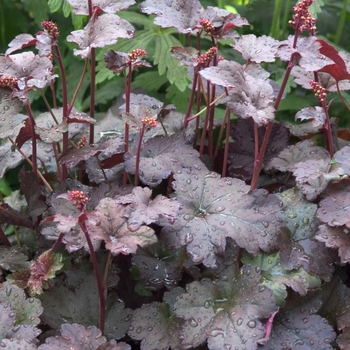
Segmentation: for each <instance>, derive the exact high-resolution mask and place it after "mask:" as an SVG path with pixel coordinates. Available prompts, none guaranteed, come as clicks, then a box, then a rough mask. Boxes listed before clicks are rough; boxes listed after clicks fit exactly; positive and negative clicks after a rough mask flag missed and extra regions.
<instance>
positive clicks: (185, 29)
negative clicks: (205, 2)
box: [140, 0, 204, 34]
mask: <svg viewBox="0 0 350 350" xmlns="http://www.w3.org/2000/svg"><path fill="white" fill-rule="evenodd" d="M140 11H141V12H143V13H147V14H149V15H151V14H155V15H156V18H155V19H154V23H155V24H157V25H159V26H161V27H163V28H168V27H175V28H176V29H177V30H178V31H179V33H182V34H187V33H191V32H193V28H194V27H195V26H196V25H197V24H199V20H200V19H201V18H203V12H204V9H203V7H202V5H201V3H200V2H199V0H188V1H182V0H170V1H163V0H146V1H144V2H143V3H141V5H140Z"/></svg>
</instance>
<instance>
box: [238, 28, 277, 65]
mask: <svg viewBox="0 0 350 350" xmlns="http://www.w3.org/2000/svg"><path fill="white" fill-rule="evenodd" d="M279 45H280V42H279V41H278V40H275V39H273V38H271V37H269V36H266V35H263V36H260V37H256V36H255V35H254V34H248V35H243V36H242V37H241V38H240V39H238V40H236V41H235V43H234V44H233V45H232V47H233V48H234V49H235V50H236V51H238V52H239V53H241V55H242V57H243V58H244V59H245V60H246V61H247V62H250V61H253V62H256V63H261V62H274V61H275V58H276V53H277V50H278V46H279Z"/></svg>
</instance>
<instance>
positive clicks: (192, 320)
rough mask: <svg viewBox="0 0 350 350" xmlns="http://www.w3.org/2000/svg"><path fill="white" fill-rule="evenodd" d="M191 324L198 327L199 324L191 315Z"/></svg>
mask: <svg viewBox="0 0 350 350" xmlns="http://www.w3.org/2000/svg"><path fill="white" fill-rule="evenodd" d="M188 322H189V324H190V326H191V327H197V326H198V322H197V321H196V320H195V319H194V318H193V317H191V318H190V319H189V320H188Z"/></svg>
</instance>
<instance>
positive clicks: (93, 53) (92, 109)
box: [89, 0, 96, 144]
mask: <svg viewBox="0 0 350 350" xmlns="http://www.w3.org/2000/svg"><path fill="white" fill-rule="evenodd" d="M90 1H91V0H90ZM90 1H89V2H90ZM90 60H91V73H90V117H91V118H93V119H94V118H95V84H96V83H95V81H96V78H95V77H96V51H95V48H94V47H93V48H91V56H90ZM94 130H95V125H94V124H90V137H89V143H90V144H93V143H94Z"/></svg>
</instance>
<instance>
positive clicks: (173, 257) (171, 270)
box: [132, 242, 188, 291]
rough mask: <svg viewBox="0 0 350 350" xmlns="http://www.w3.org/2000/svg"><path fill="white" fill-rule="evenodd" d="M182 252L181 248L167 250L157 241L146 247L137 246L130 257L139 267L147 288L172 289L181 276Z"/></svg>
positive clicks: (152, 289)
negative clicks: (135, 251) (134, 252)
mask: <svg viewBox="0 0 350 350" xmlns="http://www.w3.org/2000/svg"><path fill="white" fill-rule="evenodd" d="M183 253H184V251H183V249H176V250H167V249H166V248H165V247H164V245H163V244H162V243H161V242H157V243H156V244H152V245H151V246H149V247H147V248H139V249H138V250H137V253H136V254H135V255H134V256H133V257H132V264H133V265H134V266H135V265H136V266H138V268H139V269H140V275H141V279H142V282H143V285H144V287H145V288H146V289H147V290H151V291H156V290H159V289H161V288H163V287H167V288H168V289H172V288H173V287H175V286H176V285H177V282H178V281H179V280H181V278H182V273H181V270H182V268H181V266H180V264H181V262H180V260H181V259H182V258H181V257H182V254H183ZM185 265H188V264H185Z"/></svg>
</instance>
